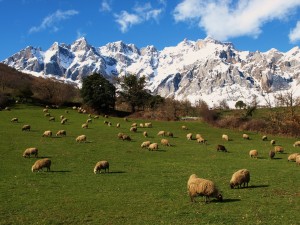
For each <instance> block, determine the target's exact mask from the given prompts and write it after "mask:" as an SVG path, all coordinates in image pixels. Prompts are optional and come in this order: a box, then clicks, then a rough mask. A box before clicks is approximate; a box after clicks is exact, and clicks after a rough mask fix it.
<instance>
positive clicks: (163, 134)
mask: <svg viewBox="0 0 300 225" xmlns="http://www.w3.org/2000/svg"><path fill="white" fill-rule="evenodd" d="M165 135H166V132H165V131H163V130H161V131H159V132H158V133H157V136H165Z"/></svg>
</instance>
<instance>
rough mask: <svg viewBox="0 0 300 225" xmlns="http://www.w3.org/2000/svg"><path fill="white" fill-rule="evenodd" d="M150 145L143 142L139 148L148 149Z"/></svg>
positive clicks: (147, 142) (148, 142)
mask: <svg viewBox="0 0 300 225" xmlns="http://www.w3.org/2000/svg"><path fill="white" fill-rule="evenodd" d="M150 144H151V142H150V141H144V142H143V143H142V144H141V148H148V147H149V145H150Z"/></svg>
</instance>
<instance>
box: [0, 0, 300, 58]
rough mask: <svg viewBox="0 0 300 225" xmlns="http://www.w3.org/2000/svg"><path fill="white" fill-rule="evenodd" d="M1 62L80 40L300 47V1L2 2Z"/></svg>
mask: <svg viewBox="0 0 300 225" xmlns="http://www.w3.org/2000/svg"><path fill="white" fill-rule="evenodd" d="M0 24H1V35H0V37H1V39H0V40H1V42H0V43H1V44H0V60H4V59H5V58H7V57H9V56H11V55H13V54H14V53H16V52H18V51H20V50H21V49H23V48H25V47H26V46H29V45H31V46H34V47H41V48H42V49H43V50H47V49H48V48H49V47H50V46H51V45H52V44H53V42H55V41H57V42H59V43H66V44H71V43H73V42H74V41H75V40H76V39H77V38H80V37H85V38H86V39H87V41H88V42H89V43H90V44H91V45H93V46H95V47H100V46H103V45H105V44H107V43H108V42H114V41H119V40H122V41H124V42H125V43H127V44H129V43H133V44H135V45H136V46H137V47H139V48H141V47H145V46H147V45H154V46H155V47H156V48H157V49H158V50H162V49H163V48H164V47H168V46H175V45H177V44H178V43H179V42H181V41H182V40H183V39H184V38H187V39H189V40H194V41H196V40H198V39H204V38H205V37H206V36H211V37H213V38H215V39H217V40H220V41H230V42H232V43H233V44H234V45H235V47H236V48H237V49H238V50H250V51H256V50H259V51H267V50H269V49H271V48H276V49H278V50H280V51H283V52H286V51H288V50H289V49H291V48H293V47H294V46H296V45H299V44H300V0H85V1H83V0H0Z"/></svg>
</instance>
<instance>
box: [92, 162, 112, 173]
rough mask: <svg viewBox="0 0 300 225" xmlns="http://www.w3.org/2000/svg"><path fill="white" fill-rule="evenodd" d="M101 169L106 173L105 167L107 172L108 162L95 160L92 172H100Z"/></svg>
mask: <svg viewBox="0 0 300 225" xmlns="http://www.w3.org/2000/svg"><path fill="white" fill-rule="evenodd" d="M102 169H103V170H104V172H105V173H106V169H107V172H108V173H109V163H108V162H107V161H99V162H97V163H96V165H95V167H94V174H97V173H98V172H99V173H101V170H102Z"/></svg>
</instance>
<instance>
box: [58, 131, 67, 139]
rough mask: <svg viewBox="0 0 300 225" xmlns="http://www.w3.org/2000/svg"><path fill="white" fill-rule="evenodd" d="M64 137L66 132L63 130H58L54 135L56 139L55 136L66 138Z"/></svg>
mask: <svg viewBox="0 0 300 225" xmlns="http://www.w3.org/2000/svg"><path fill="white" fill-rule="evenodd" d="M66 135H67V132H66V131H65V130H59V131H57V133H56V137H57V136H66Z"/></svg>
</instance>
